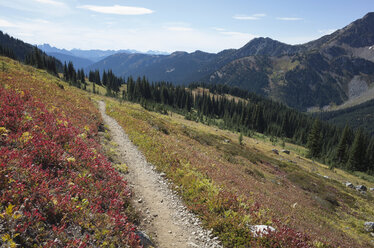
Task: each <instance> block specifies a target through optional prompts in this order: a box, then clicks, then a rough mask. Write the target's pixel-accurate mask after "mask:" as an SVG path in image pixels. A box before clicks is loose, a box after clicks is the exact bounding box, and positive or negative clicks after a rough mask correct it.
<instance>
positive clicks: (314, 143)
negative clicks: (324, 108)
mask: <svg viewBox="0 0 374 248" xmlns="http://www.w3.org/2000/svg"><path fill="white" fill-rule="evenodd" d="M321 129H322V127H321V122H320V120H318V119H316V120H315V121H314V123H313V126H312V129H311V130H310V133H309V136H308V143H307V147H308V149H309V154H308V155H309V157H313V158H318V157H319V156H320V154H321V151H322V136H321Z"/></svg>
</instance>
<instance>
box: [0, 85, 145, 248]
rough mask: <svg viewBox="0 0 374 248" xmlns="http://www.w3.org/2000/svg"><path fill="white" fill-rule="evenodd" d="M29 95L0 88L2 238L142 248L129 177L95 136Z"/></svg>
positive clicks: (42, 243)
mask: <svg viewBox="0 0 374 248" xmlns="http://www.w3.org/2000/svg"><path fill="white" fill-rule="evenodd" d="M71 123H72V122H71V121H70V120H69V119H68V118H66V117H65V115H64V114H62V113H60V111H58V109H54V110H53V111H49V110H48V109H47V108H46V107H45V106H44V104H42V103H40V102H37V101H35V100H34V99H33V97H32V96H31V95H30V94H29V93H24V92H19V91H18V92H17V91H14V90H10V89H3V88H1V87H0V226H1V227H2V228H0V236H1V237H2V240H1V241H0V242H3V243H4V244H12V242H13V244H14V243H16V244H18V245H20V246H21V247H32V246H43V247H90V246H101V245H102V246H109V245H114V246H116V247H123V246H131V247H138V246H140V245H139V240H138V237H137V236H136V234H135V226H134V225H133V224H132V223H130V221H129V220H128V217H127V216H126V212H127V207H128V206H129V198H130V192H129V190H128V188H127V185H126V182H125V181H124V180H123V179H122V178H121V176H120V175H119V174H118V172H116V171H115V170H114V169H113V168H112V167H111V164H110V163H109V162H108V160H107V159H106V157H105V156H103V155H102V154H100V153H99V152H98V151H99V150H100V147H99V144H98V142H97V141H96V140H95V139H93V138H92V137H94V136H95V135H96V134H95V131H91V130H92V129H93V128H85V129H84V128H83V125H82V126H78V125H75V126H73V125H72V124H71Z"/></svg>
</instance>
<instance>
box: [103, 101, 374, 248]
mask: <svg viewBox="0 0 374 248" xmlns="http://www.w3.org/2000/svg"><path fill="white" fill-rule="evenodd" d="M106 101H107V113H108V114H109V115H110V116H112V117H113V118H115V119H117V121H118V122H119V123H120V125H122V127H123V128H124V129H125V131H126V132H127V133H128V134H129V136H130V138H131V139H132V141H133V142H134V143H135V144H136V145H137V146H138V147H139V148H140V149H141V150H142V151H143V153H144V154H145V156H146V157H147V159H148V160H149V161H150V162H152V163H154V164H155V165H156V166H157V168H158V169H159V170H160V171H163V172H165V173H166V175H167V177H168V178H170V179H171V180H172V181H173V182H174V185H175V190H176V191H178V192H179V193H180V194H181V195H182V197H183V198H184V200H185V202H186V204H187V205H188V206H189V208H190V209H192V210H193V211H194V212H196V213H198V214H199V215H200V216H201V218H202V220H203V222H204V224H205V225H206V226H207V227H208V228H212V229H213V230H214V233H215V234H216V235H218V236H219V237H220V238H221V240H222V241H223V243H224V245H225V246H227V247H240V246H248V244H251V245H252V246H254V247H255V246H258V247H279V246H277V245H276V244H281V247H324V246H328V245H331V246H333V247H339V246H340V247H370V246H372V245H373V243H372V237H371V236H370V234H368V233H365V232H364V230H363V223H364V222H365V221H369V220H372V219H373V218H374V204H373V195H372V193H370V192H368V193H367V194H361V193H358V192H357V191H355V190H353V189H350V188H346V187H345V186H344V185H343V183H345V182H346V181H350V182H352V183H354V184H355V185H358V184H365V185H366V186H368V187H373V186H374V180H373V178H369V179H370V180H371V182H369V181H365V180H363V179H360V178H359V177H356V176H353V175H350V174H347V173H346V172H343V171H341V170H334V171H331V170H329V169H328V168H327V166H325V165H322V164H319V163H315V162H313V161H311V160H308V159H306V158H305V157H304V155H305V154H306V151H305V149H304V148H302V147H298V146H295V145H291V144H288V143H286V144H285V149H289V150H290V151H291V154H290V155H287V154H285V153H280V154H279V155H277V154H275V153H273V152H272V149H274V148H276V149H278V150H282V149H283V148H282V146H281V144H280V143H281V142H276V141H274V140H273V141H272V142H271V141H270V140H269V138H268V137H265V136H262V135H255V136H254V137H252V138H248V137H244V142H243V145H239V143H238V136H239V135H238V134H236V133H232V132H228V131H223V130H219V129H218V128H216V127H213V126H206V125H202V124H200V123H196V122H192V121H188V120H185V119H184V118H183V117H181V116H179V115H177V114H174V113H173V114H172V115H169V116H166V115H161V114H157V113H153V112H148V111H146V110H144V109H143V108H142V107H141V106H140V105H137V104H131V103H128V102H123V103H118V102H116V101H113V100H110V99H107V100H106ZM256 224H268V225H272V226H274V227H276V229H277V233H276V234H270V235H265V236H263V237H261V238H254V237H253V235H252V234H251V232H250V226H251V225H256ZM324 244H325V245H324Z"/></svg>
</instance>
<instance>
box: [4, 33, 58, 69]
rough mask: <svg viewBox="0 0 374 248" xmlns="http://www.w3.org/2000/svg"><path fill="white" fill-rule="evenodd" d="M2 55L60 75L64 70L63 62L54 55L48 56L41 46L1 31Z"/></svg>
mask: <svg viewBox="0 0 374 248" xmlns="http://www.w3.org/2000/svg"><path fill="white" fill-rule="evenodd" d="M0 55H2V56H6V57H9V58H11V59H15V60H18V61H20V62H22V63H25V64H28V65H31V66H34V67H36V68H39V69H44V70H47V71H48V72H49V73H51V74H54V75H58V74H57V73H58V72H61V71H62V63H61V62H60V61H59V60H57V59H56V58H54V57H51V56H48V55H47V54H46V53H44V52H43V51H41V50H40V49H39V48H37V47H35V46H32V45H30V44H27V43H25V42H23V41H21V40H18V39H15V38H13V37H11V36H9V35H8V34H4V33H3V32H1V31H0Z"/></svg>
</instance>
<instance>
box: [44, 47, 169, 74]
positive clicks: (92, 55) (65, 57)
mask: <svg viewBox="0 0 374 248" xmlns="http://www.w3.org/2000/svg"><path fill="white" fill-rule="evenodd" d="M38 48H39V49H41V50H42V51H44V52H45V53H47V54H48V55H51V56H54V57H56V58H58V59H59V60H61V61H62V62H65V61H66V62H69V61H72V62H73V64H74V66H75V67H77V68H86V67H88V66H90V65H91V64H93V63H95V62H98V61H100V60H102V59H104V58H106V57H108V56H111V55H114V54H118V53H127V54H134V53H142V52H140V51H137V50H133V49H125V50H99V49H92V50H82V49H71V50H66V49H59V48H56V47H52V46H51V45H49V44H43V45H38ZM144 54H150V55H160V54H162V55H168V53H167V52H161V51H152V50H150V51H147V52H145V53H144Z"/></svg>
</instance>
